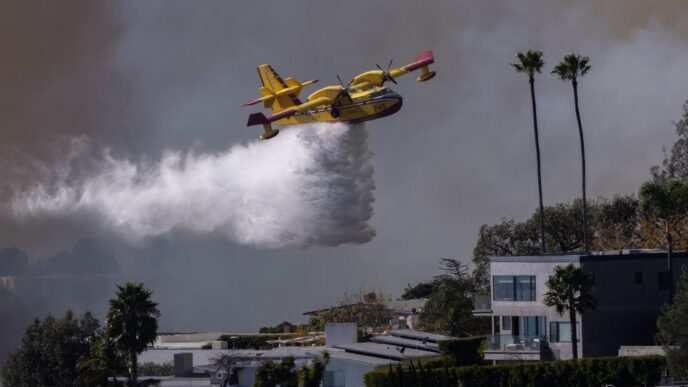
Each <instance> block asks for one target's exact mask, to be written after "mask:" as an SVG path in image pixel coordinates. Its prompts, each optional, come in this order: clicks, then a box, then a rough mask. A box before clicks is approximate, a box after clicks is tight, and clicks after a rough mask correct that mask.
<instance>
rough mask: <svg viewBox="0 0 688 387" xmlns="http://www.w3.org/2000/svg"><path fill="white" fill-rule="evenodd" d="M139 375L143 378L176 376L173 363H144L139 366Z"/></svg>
mask: <svg viewBox="0 0 688 387" xmlns="http://www.w3.org/2000/svg"><path fill="white" fill-rule="evenodd" d="M139 375H141V376H171V375H174V366H173V365H172V363H170V362H168V363H163V364H156V363H152V362H149V363H143V364H141V365H139Z"/></svg>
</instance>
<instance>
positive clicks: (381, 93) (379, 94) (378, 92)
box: [370, 89, 387, 98]
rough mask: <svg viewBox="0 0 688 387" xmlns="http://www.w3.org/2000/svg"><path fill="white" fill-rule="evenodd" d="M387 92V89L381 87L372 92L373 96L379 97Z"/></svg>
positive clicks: (371, 95)
mask: <svg viewBox="0 0 688 387" xmlns="http://www.w3.org/2000/svg"><path fill="white" fill-rule="evenodd" d="M385 94H387V89H380V90H378V91H374V92H372V93H371V94H370V97H371V98H375V97H379V96H381V95H385Z"/></svg>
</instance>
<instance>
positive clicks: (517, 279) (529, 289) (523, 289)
mask: <svg viewBox="0 0 688 387" xmlns="http://www.w3.org/2000/svg"><path fill="white" fill-rule="evenodd" d="M492 281H493V285H494V286H493V288H494V299H495V301H535V276H530V275H522V276H511V275H509V276H505V275H496V276H494V277H493V278H492Z"/></svg>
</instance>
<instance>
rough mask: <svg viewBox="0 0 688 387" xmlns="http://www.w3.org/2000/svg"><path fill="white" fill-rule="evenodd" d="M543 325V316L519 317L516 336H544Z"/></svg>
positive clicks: (544, 322)
mask: <svg viewBox="0 0 688 387" xmlns="http://www.w3.org/2000/svg"><path fill="white" fill-rule="evenodd" d="M545 324H546V319H545V317H544V316H519V318H518V335H519V336H521V337H540V336H545V335H546V333H545Z"/></svg>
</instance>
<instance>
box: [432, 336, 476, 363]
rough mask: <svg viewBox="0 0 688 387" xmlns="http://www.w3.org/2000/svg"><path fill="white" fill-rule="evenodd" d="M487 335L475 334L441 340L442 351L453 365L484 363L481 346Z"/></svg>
mask: <svg viewBox="0 0 688 387" xmlns="http://www.w3.org/2000/svg"><path fill="white" fill-rule="evenodd" d="M486 340H487V336H475V337H467V338H461V339H453V340H444V341H440V342H439V347H440V353H441V354H442V355H444V356H447V357H449V359H450V360H451V363H452V365H453V366H464V365H478V364H483V363H484V361H483V358H482V353H481V348H482V347H483V346H484V343H485V341H486Z"/></svg>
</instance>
